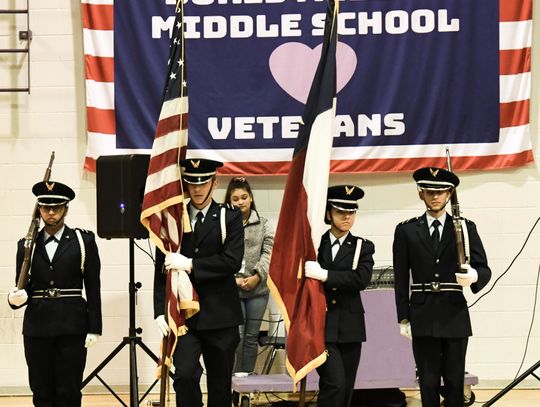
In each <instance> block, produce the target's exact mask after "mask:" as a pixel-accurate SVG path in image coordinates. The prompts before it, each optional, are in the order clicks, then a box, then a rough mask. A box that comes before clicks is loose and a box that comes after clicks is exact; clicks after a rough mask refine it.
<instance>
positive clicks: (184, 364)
mask: <svg viewBox="0 0 540 407" xmlns="http://www.w3.org/2000/svg"><path fill="white" fill-rule="evenodd" d="M239 341H240V336H239V334H238V327H237V326H234V327H230V328H223V329H211V330H205V331H196V330H194V329H190V330H188V332H187V333H186V334H185V335H182V336H180V337H179V338H178V343H177V344H176V349H175V351H174V358H173V361H174V366H175V368H176V371H175V373H174V376H173V380H174V384H173V385H174V390H175V392H176V406H177V407H180V406H181V407H200V406H202V405H203V403H202V393H201V388H200V384H199V381H200V379H201V375H202V367H201V364H200V361H199V360H200V357H201V355H202V357H203V360H204V365H205V367H206V384H207V388H208V404H207V405H208V407H230V406H231V377H232V371H233V366H234V353H235V350H236V346H237V345H238V342H239Z"/></svg>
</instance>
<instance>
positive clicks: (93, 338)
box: [84, 334, 99, 348]
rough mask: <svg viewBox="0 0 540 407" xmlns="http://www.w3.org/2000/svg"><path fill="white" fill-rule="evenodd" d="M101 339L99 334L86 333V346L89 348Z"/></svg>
mask: <svg viewBox="0 0 540 407" xmlns="http://www.w3.org/2000/svg"><path fill="white" fill-rule="evenodd" d="M98 339H99V335H98V334H86V339H85V341H84V347H85V348H89V347H90V346H94V345H95V344H96V342H97V341H98Z"/></svg>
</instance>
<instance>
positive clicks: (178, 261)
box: [165, 253, 193, 274]
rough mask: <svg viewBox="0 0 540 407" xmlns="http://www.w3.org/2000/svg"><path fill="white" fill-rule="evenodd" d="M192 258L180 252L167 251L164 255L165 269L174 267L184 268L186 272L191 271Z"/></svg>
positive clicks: (177, 268)
mask: <svg viewBox="0 0 540 407" xmlns="http://www.w3.org/2000/svg"><path fill="white" fill-rule="evenodd" d="M192 267H193V260H192V259H190V258H189V257H186V256H184V255H183V254H180V253H169V254H168V255H166V256H165V268H166V269H167V270H170V269H176V270H184V271H185V272H186V273H188V274H189V273H191V268H192Z"/></svg>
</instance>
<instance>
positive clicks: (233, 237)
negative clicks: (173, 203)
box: [154, 158, 244, 407]
mask: <svg viewBox="0 0 540 407" xmlns="http://www.w3.org/2000/svg"><path fill="white" fill-rule="evenodd" d="M180 165H181V166H182V167H183V172H182V180H183V182H184V183H185V185H186V189H187V192H188V195H189V197H190V203H189V205H188V207H187V211H188V213H189V218H190V220H191V228H192V230H193V232H191V233H189V234H186V235H185V236H184V239H183V240H182V245H181V247H180V253H169V254H167V255H166V256H165V255H164V254H163V253H162V252H161V251H158V252H157V255H156V269H155V279H154V305H155V307H154V311H155V314H156V320H157V322H158V326H159V327H160V332H162V333H163V334H167V331H168V325H167V324H166V323H164V317H163V315H162V314H163V308H164V297H165V282H166V274H165V273H166V272H167V271H168V272H169V273H170V272H172V271H176V272H178V273H185V274H187V275H188V276H189V279H190V281H191V283H192V284H193V287H194V289H195V291H196V292H197V293H198V295H199V301H200V311H199V312H198V313H197V314H195V315H194V316H192V317H191V318H189V319H188V320H187V321H186V326H187V332H186V333H185V334H184V335H182V336H179V337H178V343H177V346H176V350H175V351H174V355H173V363H174V366H175V372H174V375H173V378H174V389H175V391H176V405H177V406H182V407H186V406H188V407H200V406H202V393H201V389H200V386H199V380H200V378H201V375H202V367H201V364H200V362H199V359H200V357H201V355H202V357H203V360H204V365H205V368H206V382H207V387H208V404H207V405H208V406H209V407H221V406H230V405H231V376H232V371H233V366H234V355H235V350H236V347H237V345H238V343H239V341H240V335H239V333H238V326H239V325H240V324H242V323H243V316H242V309H241V308H240V299H239V297H238V289H237V288H236V280H235V274H236V273H237V272H238V270H240V268H241V266H242V259H243V257H244V227H243V224H242V213H241V212H240V211H239V210H234V209H231V208H228V207H225V206H223V205H220V204H218V203H216V202H215V201H214V200H213V199H212V193H213V191H214V189H215V187H216V185H217V180H216V171H217V168H218V167H220V166H221V165H222V164H221V163H220V162H217V161H212V160H206V159H199V158H197V159H195V158H192V159H186V160H182V161H181V162H180Z"/></svg>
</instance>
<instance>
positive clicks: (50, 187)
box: [45, 182, 55, 191]
mask: <svg viewBox="0 0 540 407" xmlns="http://www.w3.org/2000/svg"><path fill="white" fill-rule="evenodd" d="M54 184H55V183H54V182H53V183H51V184H49V183H48V182H45V186H46V187H47V190H48V191H52V190H53V189H54Z"/></svg>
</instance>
